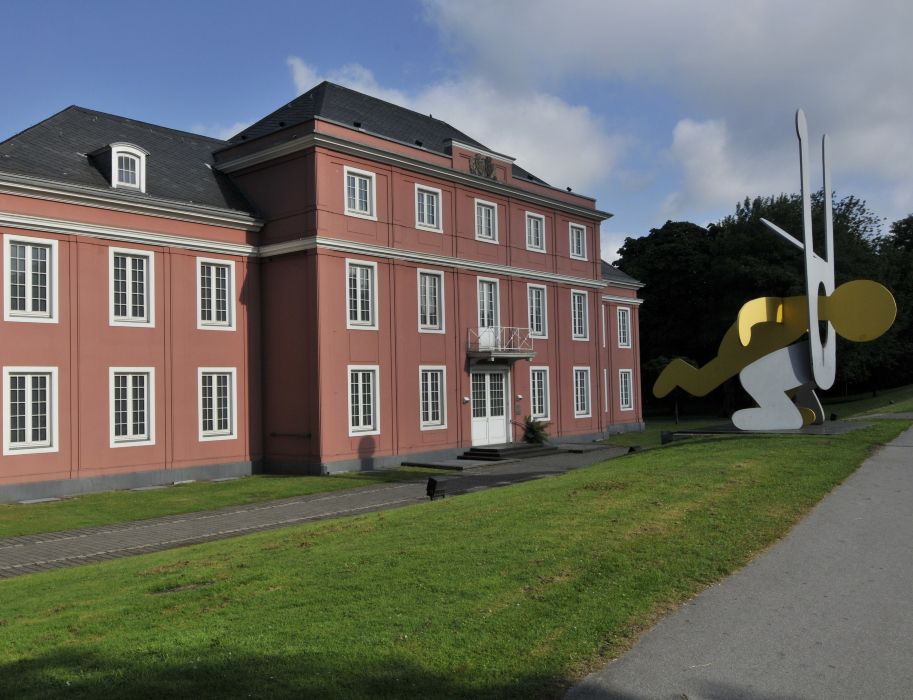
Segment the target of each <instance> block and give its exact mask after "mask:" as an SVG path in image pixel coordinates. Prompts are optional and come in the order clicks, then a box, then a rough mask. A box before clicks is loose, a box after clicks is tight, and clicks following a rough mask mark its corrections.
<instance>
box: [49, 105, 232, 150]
mask: <svg viewBox="0 0 913 700" xmlns="http://www.w3.org/2000/svg"><path fill="white" fill-rule="evenodd" d="M67 109H76V110H79V111H80V112H84V113H86V114H94V115H98V116H100V117H105V118H107V119H116V120H119V121H128V122H133V123H134V124H138V125H141V126H151V127H153V128H155V129H159V130H161V131H173V132H174V133H176V134H185V135H187V136H193V137H194V138H198V139H205V140H206V141H215V142H216V143H221V144H224V143H228V142H227V141H224V140H222V139H217V138H216V137H215V136H206V135H205V134H198V133H196V132H194V131H187V130H186V129H175V128H173V127H170V126H162V125H161V124H153V123H152V122H147V121H143V120H142V119H134V118H133V117H124V116H122V115H120V114H111V113H110V112H102V111H100V110H97V109H90V108H89V107H82V106H80V105H70V106H69V107H67ZM64 111H66V110H61V112H64ZM57 114H60V112H58V113H57ZM53 116H55V117H56V116H57V115H56V114H55V115H53ZM50 118H51V117H48V119H50ZM45 121H47V119H46V120H45Z"/></svg>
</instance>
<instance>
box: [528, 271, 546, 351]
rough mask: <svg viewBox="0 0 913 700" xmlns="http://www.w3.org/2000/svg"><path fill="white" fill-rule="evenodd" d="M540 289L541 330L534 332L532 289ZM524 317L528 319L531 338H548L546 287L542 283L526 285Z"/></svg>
mask: <svg viewBox="0 0 913 700" xmlns="http://www.w3.org/2000/svg"><path fill="white" fill-rule="evenodd" d="M533 289H537V290H542V332H541V333H534V332H533V326H532V323H531V321H532V290H533ZM526 317H527V320H528V321H530V326H529V335H530V337H531V338H541V339H547V338H548V287H546V286H545V285H544V284H527V285H526Z"/></svg>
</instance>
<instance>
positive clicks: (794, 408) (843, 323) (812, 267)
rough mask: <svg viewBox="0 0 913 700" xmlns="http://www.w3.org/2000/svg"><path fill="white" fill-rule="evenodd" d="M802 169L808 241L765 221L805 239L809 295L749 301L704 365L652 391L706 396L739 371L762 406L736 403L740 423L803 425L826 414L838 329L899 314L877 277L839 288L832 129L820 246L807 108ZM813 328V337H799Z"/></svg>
mask: <svg viewBox="0 0 913 700" xmlns="http://www.w3.org/2000/svg"><path fill="white" fill-rule="evenodd" d="M796 132H797V134H798V136H799V170H800V175H801V181H802V228H803V242H800V241H799V240H797V239H796V238H794V237H793V236H791V235H789V234H788V233H786V232H785V231H784V230H783V229H781V228H779V227H778V226H776V225H775V224H772V223H771V222H769V221H767V220H766V219H762V221H763V222H764V224H765V225H766V226H767V227H768V228H770V229H771V230H773V231H774V232H776V233H778V234H780V235H781V236H783V237H784V238H785V239H786V240H788V241H789V242H790V243H793V244H794V245H796V246H798V247H799V248H801V249H802V250H803V251H804V255H805V289H806V293H805V295H804V296H796V297H785V298H783V297H761V298H759V299H752V300H751V301H749V302H747V303H746V304H744V305H743V306H742V308H741V310H740V311H739V315H738V319H737V320H736V322H735V323H733V324H732V326H730V328H729V330H728V331H727V332H726V334H725V335H724V336H723V340H722V342H721V343H720V348H719V353H718V355H717V356H716V357H715V358H714V359H713V360H711V361H710V362H708V363H707V364H705V365H704V366H702V367H700V368H697V367H694V366H692V365H690V364H688V363H687V362H685V361H684V360H681V359H677V360H673V361H672V362H670V363H669V364H668V365H667V366H666V367H665V369H663V371H662V373H661V374H660V376H659V378H658V379H657V380H656V383H655V384H654V385H653V394H654V395H655V396H656V397H658V398H662V397H663V396H666V395H667V394H668V393H669V392H670V391H672V390H673V389H675V388H676V387H681V388H682V389H684V390H685V391H687V392H688V393H689V394H693V395H695V396H704V395H706V394H707V393H709V392H710V391H712V390H713V389H715V388H716V387H718V386H719V385H720V384H722V383H723V382H724V381H726V380H727V379H729V378H730V377H732V376H734V375H736V374H738V375H739V380H740V381H741V383H742V387H743V388H744V389H745V391H746V392H748V394H749V395H750V396H751V397H752V398H753V399H754V400H755V401H756V402H757V404H758V406H757V407H756V408H747V409H743V410H740V411H736V412H735V413H734V414H733V416H732V422H733V424H734V425H735V426H736V427H737V428H739V429H740V430H748V431H752V430H754V431H761V430H783V429H797V428H801V427H802V426H803V425H809V424H821V423H823V422H824V411H823V410H822V408H821V402H820V401H819V400H818V397H817V396H816V395H815V389H816V388H818V389H829V388H830V387H831V386H832V385H833V383H834V376H835V373H836V369H837V352H836V351H837V342H836V340H837V339H836V337H835V336H834V333H835V332H836V333H839V334H840V335H841V336H843V337H844V338H846V339H848V340H853V341H857V342H863V341H869V340H874V339H875V338H878V337H879V336H881V335H882V334H883V333H884V332H885V331H887V330H888V328H890V327H891V324H892V323H894V318H895V316H896V315H897V306H896V303H895V302H894V297H893V296H892V295H891V293H890V292H889V291H888V290H887V289H885V288H884V287H883V286H882V285H880V284H878V283H877V282H873V281H871V280H853V281H852V282H847V283H845V284H842V285H840V286H839V287H837V288H836V289H834V229H833V213H832V209H831V195H830V193H831V184H830V172H829V170H828V163H827V135H825V136H824V138H823V140H822V163H823V167H824V193H825V197H824V202H825V204H824V226H825V241H826V243H825V248H826V250H825V257H824V258H822V257H819V256H818V255H817V254H816V253H815V250H814V242H813V238H812V208H811V193H810V191H809V182H808V146H807V143H806V142H807V139H808V127H807V125H806V121H805V114H804V113H803V112H802V110H801V109H800V110H799V111H798V112H797V113H796ZM806 333H808V339H807V340H803V341H800V342H796V341H799V340H800V338H802V336H803V335H805V334H806Z"/></svg>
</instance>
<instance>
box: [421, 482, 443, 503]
mask: <svg viewBox="0 0 913 700" xmlns="http://www.w3.org/2000/svg"><path fill="white" fill-rule="evenodd" d="M425 493H427V494H428V498H430V499H431V500H432V501H433V500H434V499H435V498H446V496H447V481H446V480H445V479H436V478H435V477H433V476H429V477H428V486H427V487H426V488H425Z"/></svg>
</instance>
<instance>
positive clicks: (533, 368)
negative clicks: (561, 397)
mask: <svg viewBox="0 0 913 700" xmlns="http://www.w3.org/2000/svg"><path fill="white" fill-rule="evenodd" d="M533 372H544V373H545V385H544V387H543V388H544V390H545V396H544V397H543V402H542V403H543V405H544V407H545V413H544V414H542V415H539V416H537V415H536V413H535V403H534V402H533V401H534V396H533ZM551 381H552V379H551V372H550V371H549V367H548V365H530V368H529V415H530V417H531V418H533V419H534V420H541V421H550V420H551V419H552V388H551Z"/></svg>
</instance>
